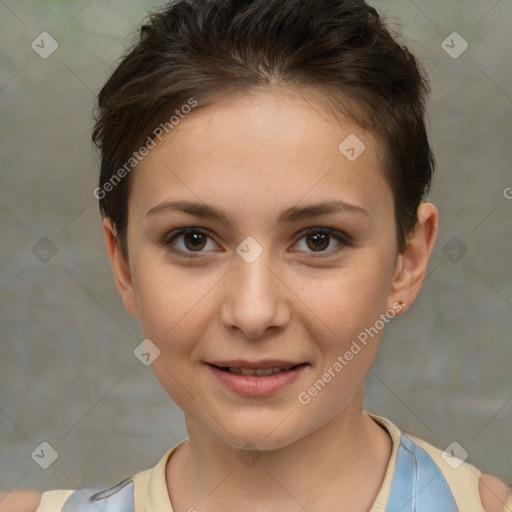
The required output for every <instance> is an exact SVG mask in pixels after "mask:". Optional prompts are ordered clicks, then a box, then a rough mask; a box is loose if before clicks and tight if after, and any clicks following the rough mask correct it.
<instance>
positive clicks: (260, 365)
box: [207, 359, 305, 370]
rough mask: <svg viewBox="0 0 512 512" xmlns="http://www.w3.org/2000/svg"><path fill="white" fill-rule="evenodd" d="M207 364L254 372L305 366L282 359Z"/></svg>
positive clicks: (240, 360) (212, 362) (237, 360)
mask: <svg viewBox="0 0 512 512" xmlns="http://www.w3.org/2000/svg"><path fill="white" fill-rule="evenodd" d="M207 364H212V365H214V366H219V367H220V368H253V369H256V370H264V369H265V368H272V367H275V366H279V367H282V368H285V367H287V366H296V365H298V364H305V363H304V362H303V361H285V360H283V359H262V360H260V361H246V360H245V359H233V360H231V361H207Z"/></svg>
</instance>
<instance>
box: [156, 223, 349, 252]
mask: <svg viewBox="0 0 512 512" xmlns="http://www.w3.org/2000/svg"><path fill="white" fill-rule="evenodd" d="M194 233H200V234H201V235H205V236H207V237H208V238H211V237H210V234H209V232H208V231H206V230H204V229H202V228H184V229H180V230H179V231H176V232H171V233H168V234H167V235H166V236H165V237H164V239H163V240H162V245H163V246H164V247H167V248H169V250H171V251H172V252H174V253H177V254H179V255H180V256H181V257H183V258H200V257H202V256H201V255H200V254H201V251H196V252H188V253H187V252H184V251H182V250H181V249H175V248H172V247H171V246H172V242H173V241H174V240H175V239H176V238H179V237H180V236H183V235H187V234H194ZM313 235H328V236H330V237H333V238H335V239H336V240H337V241H338V242H340V246H338V247H337V248H336V249H334V250H331V251H319V252H317V253H315V252H314V251H311V254H315V256H314V257H315V258H322V257H325V256H331V255H332V254H333V253H336V252H338V251H339V250H340V249H341V248H342V247H350V246H351V245H352V239H351V238H350V237H349V236H348V235H347V234H345V233H343V232H340V231H338V230H336V229H332V228H309V229H307V230H306V231H305V232H303V233H302V235H301V237H300V238H299V240H302V239H303V238H307V237H308V236H313ZM294 252H300V251H294Z"/></svg>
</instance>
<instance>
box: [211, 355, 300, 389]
mask: <svg viewBox="0 0 512 512" xmlns="http://www.w3.org/2000/svg"><path fill="white" fill-rule="evenodd" d="M219 362H220V363H222V365H218V366H222V367H226V366H230V367H232V368H255V369H264V368H270V367H272V366H292V365H294V363H293V362H287V361H276V360H273V361H270V360H265V361H259V362H258V364H259V365H260V366H259V367H258V366H255V364H256V363H255V362H252V363H249V362H248V361H242V362H241V361H239V360H237V361H219ZM226 363H229V364H226ZM276 363H277V364H276ZM214 364H215V366H214ZM295 364H297V365H298V366H297V367H296V368H293V369H292V370H286V371H281V372H279V373H275V374H273V375H237V374H235V373H231V372H229V371H224V370H221V369H220V368H217V362H215V363H206V365H207V366H208V368H209V369H210V371H211V372H212V374H213V375H214V376H215V377H216V378H217V380H218V381H219V382H220V383H221V384H222V385H223V386H225V387H227V388H228V389H230V390H231V391H233V392H235V393H237V394H239V395H242V396H247V397H263V396H269V395H274V394H276V393H278V392H279V391H281V390H282V389H284V388H286V387H287V386H290V385H291V384H292V383H293V382H295V381H296V380H297V379H298V378H299V377H300V375H301V374H302V372H303V371H304V370H305V368H306V367H307V366H309V365H308V363H295Z"/></svg>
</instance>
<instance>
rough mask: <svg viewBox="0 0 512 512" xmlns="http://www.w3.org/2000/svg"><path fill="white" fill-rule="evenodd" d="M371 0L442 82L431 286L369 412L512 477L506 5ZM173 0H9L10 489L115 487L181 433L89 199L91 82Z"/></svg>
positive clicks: (509, 22)
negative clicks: (51, 457)
mask: <svg viewBox="0 0 512 512" xmlns="http://www.w3.org/2000/svg"><path fill="white" fill-rule="evenodd" d="M371 3H372V4H374V5H375V6H376V7H377V8H379V9H380V11H381V13H382V14H383V15H385V16H386V17H389V18H391V22H392V23H393V25H394V26H395V28H398V29H399V28H400V26H399V24H398V20H400V21H401V23H402V31H403V34H404V37H405V40H406V42H407V43H408V44H409V45H410V47H411V48H412V50H413V51H414V52H415V53H416V54H418V55H419V56H421V57H422V59H423V60H424V62H425V66H426V68H427V69H428V71H429V75H430V77H431V80H432V87H433V95H432V99H431V102H430V107H429V117H430V124H431V127H430V131H431V140H432V144H433V147H434V150H435V152H436V156H437V160H438V170H437V175H436V178H435V181H434V186H433V191H432V195H431V201H433V202H434V203H435V204H436V205H437V206H438V208H439V210H440V223H441V225H440V230H439V237H438V241H437V244H436V248H435V250H434V253H433V256H432V258H431V262H430V268H429V274H428V277H427V278H426V280H425V283H424V287H423V290H422V292H421V294H420V296H419V298H418V300H417V301H416V303H415V304H414V306H413V307H412V309H411V310H410V311H409V312H408V313H407V314H406V315H405V316H403V317H400V318H399V319H398V320H396V321H395V322H393V323H392V324H390V326H389V327H388V328H387V330H386V331H385V333H384V340H383V344H382V348H381V351H380V354H379V356H378V359H377V362H376V364H375V366H374V368H373V370H372V373H371V374H370V378H369V380H368V384H367V388H366V395H367V403H366V408H367V409H368V410H369V411H371V412H374V413H376V414H379V415H383V416H385V417H387V418H389V419H391V420H392V421H393V422H394V423H395V424H397V425H398V426H399V427H400V428H401V429H402V430H404V431H405V432H408V433H410V434H412V435H416V436H418V437H420V438H423V439H425V440H426V441H428V442H430V443H432V444H434V445H436V446H438V447H439V448H445V447H446V446H448V445H449V444H450V443H451V442H453V441H457V442H458V443H459V444H460V445H461V446H462V447H463V448H464V449H465V450H466V451H467V452H468V453H469V458H468V462H470V463H472V464H474V465H476V466H477V467H479V468H480V469H482V470H483V471H487V472H490V473H492V474H495V475H498V476H500V477H501V478H504V479H505V480H507V481H508V482H509V483H511V482H512V426H511V425H512V421H511V420H512V377H511V373H512V372H511V360H512V358H511V356H512V344H511V335H512V331H511V317H512V276H511V274H512V257H511V249H512V229H511V227H512V222H511V219H512V215H511V214H512V188H510V187H512V172H511V164H512V124H511V119H512V80H511V78H512V71H511V62H512V55H511V53H512V52H511V48H512V40H511V37H510V33H511V27H512V2H510V0H502V1H496V0H478V1H475V0H473V1H467V0H457V1H454V0H452V1H450V2H446V1H444V0H433V1H428V2H421V3H420V2H419V0H416V1H415V2H413V1H411V0H392V1H379V2H371ZM161 5H162V2H155V1H143V0H123V1H122V2H121V0H89V1H87V0H73V1H68V2H62V1H56V0H53V1H51V0H46V1H43V0H41V1H38V0H31V1H28V0H17V1H15V0H0V38H1V49H0V52H1V68H0V122H1V124H2V137H1V139H0V154H1V160H0V169H1V171H0V180H1V181H0V184H1V185H0V236H1V256H0V257H1V259H0V329H1V345H0V488H1V489H5V490H9V489H13V488H15V489H20V488H33V489H40V490H47V489H57V488H66V489H74V488H77V487H91V486H99V487H104V488H106V487H107V486H110V485H114V484H116V483H118V482H119V481H121V480H122V479H124V478H126V477H127V476H131V475H132V474H134V473H136V472H139V471H142V470H143V469H146V468H148V467H150V466H152V465H154V464H155V463H156V462H157V461H158V460H159V459H160V457H161V456H162V455H163V454H164V452H165V451H166V450H167V449H169V448H170V447H171V446H172V445H174V444H175V443H177V442H178V441H180V440H182V439H184V438H185V437H186V435H187V434H186V430H185V424H184V420H183V414H182V412H181V411H180V410H179V409H178V407H177V406H176V405H175V404H174V403H173V402H172V401H171V399H170V398H169V397H168V396H167V395H166V394H165V392H164V391H163V390H162V389H161V388H160V386H159V384H158V382H157V381H156V379H155V378H154V377H153V374H152V372H151V369H150V368H149V367H145V366H144V365H142V364H141V363H140V362H139V361H138V360H137V359H136V358H135V357H134V354H133V350H134V349H135V347H136V346H137V345H138V344H139V343H140V342H141V334H140V327H139V325H138V323H137V322H136V321H134V320H133V319H131V317H130V316H129V315H128V313H127V312H126V311H125V310H124V307H123V304H122V302H121V300H120V298H119V296H118V294H117V291H116V288H115V286H114V282H113V279H112V275H111V270H110V264H109V262H108V258H107V255H106V252H105V249H104V242H103V234H102V229H101V221H100V215H99V211H98V206H97V201H96V199H95V198H94V197H93V195H92V190H93V189H94V187H95V186H96V180H97V176H98V169H99V162H98V158H97V157H96V156H95V153H94V152H93V149H92V145H91V143H90V131H91V126H92V108H93V101H94V97H95V94H97V92H98V91H99V89H100V87H101V85H102V84H103V83H104V81H105V80H106V78H107V77H108V75H109V73H110V72H111V71H112V70H113V67H114V64H115V61H116V59H118V58H119V57H120V55H121V54H122V52H123V51H124V49H125V47H127V46H128V44H129V43H130V41H131V40H132V39H131V38H132V37H133V36H134V35H135V33H136V28H137V27H138V26H139V25H140V23H141V22H142V20H143V19H144V18H145V16H146V15H147V12H148V10H150V9H151V8H153V7H156V6H161ZM42 32H48V33H49V34H50V35H51V36H52V37H53V38H54V39H55V41H56V42H57V44H58V48H57V49H56V51H55V52H54V53H52V54H51V55H50V56H47V58H42V57H41V56H40V55H39V54H38V53H37V52H36V51H35V49H33V48H32V47H31V44H32V42H33V41H35V42H36V43H35V44H39V47H37V46H36V48H37V50H38V51H39V53H44V52H48V51H50V50H51V44H52V41H51V40H50V39H49V38H48V36H44V37H45V38H46V39H45V43H44V44H42V43H41V42H40V41H41V37H38V36H39V35H40V34H41V33H42ZM453 32H457V33H458V34H460V36H461V37H462V38H463V39H461V38H460V37H459V36H457V35H451V34H452V33H453ZM443 41H446V42H445V43H444V44H443ZM464 41H467V43H468V45H469V46H468V48H467V50H466V51H465V52H464V53H462V54H460V52H461V51H462V50H463V49H464ZM38 42H39V43H38ZM43 46H44V48H42V47H43ZM507 197H508V198H507ZM42 442H47V443H49V444H50V445H51V446H52V447H53V448H54V449H55V450H56V452H57V453H58V458H57V459H56V460H55V462H54V463H53V464H51V466H50V467H48V468H47V469H43V468H41V467H40V466H39V465H38V464H37V463H36V459H37V457H36V456H35V455H34V457H32V456H31V454H32V453H33V452H34V450H35V452H34V453H35V454H37V453H41V452H40V450H41V448H40V447H39V445H40V443H42ZM44 446H45V445H43V447H44ZM38 447H39V448H38ZM36 448H37V449H36ZM38 450H39V451H38ZM45 453H46V454H47V453H49V451H48V450H46V452H45ZM45 456H46V455H45Z"/></svg>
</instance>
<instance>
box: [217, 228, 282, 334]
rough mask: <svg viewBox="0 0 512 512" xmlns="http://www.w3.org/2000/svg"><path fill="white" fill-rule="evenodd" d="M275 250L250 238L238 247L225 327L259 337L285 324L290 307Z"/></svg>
mask: <svg viewBox="0 0 512 512" xmlns="http://www.w3.org/2000/svg"><path fill="white" fill-rule="evenodd" d="M271 256H272V255H271V250H270V249H268V248H267V247H263V245H262V244H261V243H258V242H257V241H256V240H255V239H254V238H252V237H248V238H247V239H245V240H244V241H243V242H242V243H241V244H240V245H239V246H238V247H237V258H236V259H235V262H234V265H233V267H232V271H231V272H230V273H229V277H228V279H229V283H228V286H227V287H226V294H225V299H224V300H225V304H224V307H223V308H222V309H223V311H224V313H223V319H222V321H223V324H224V325H225V326H226V327H227V328H234V327H237V328H239V329H240V330H241V331H243V332H244V334H245V335H246V336H247V337H258V336H261V334H262V333H263V332H264V331H265V329H267V328H268V327H270V326H274V327H275V326H279V325H283V322H285V321H286V319H287V317H288V315H287V313H286V312H287V307H286V303H285V302H286V299H285V294H283V287H282V286H281V283H280V280H279V279H278V278H277V276H276V275H275V273H276V270H275V269H274V267H275V266H276V265H275V264H273V262H272V257H271Z"/></svg>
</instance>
